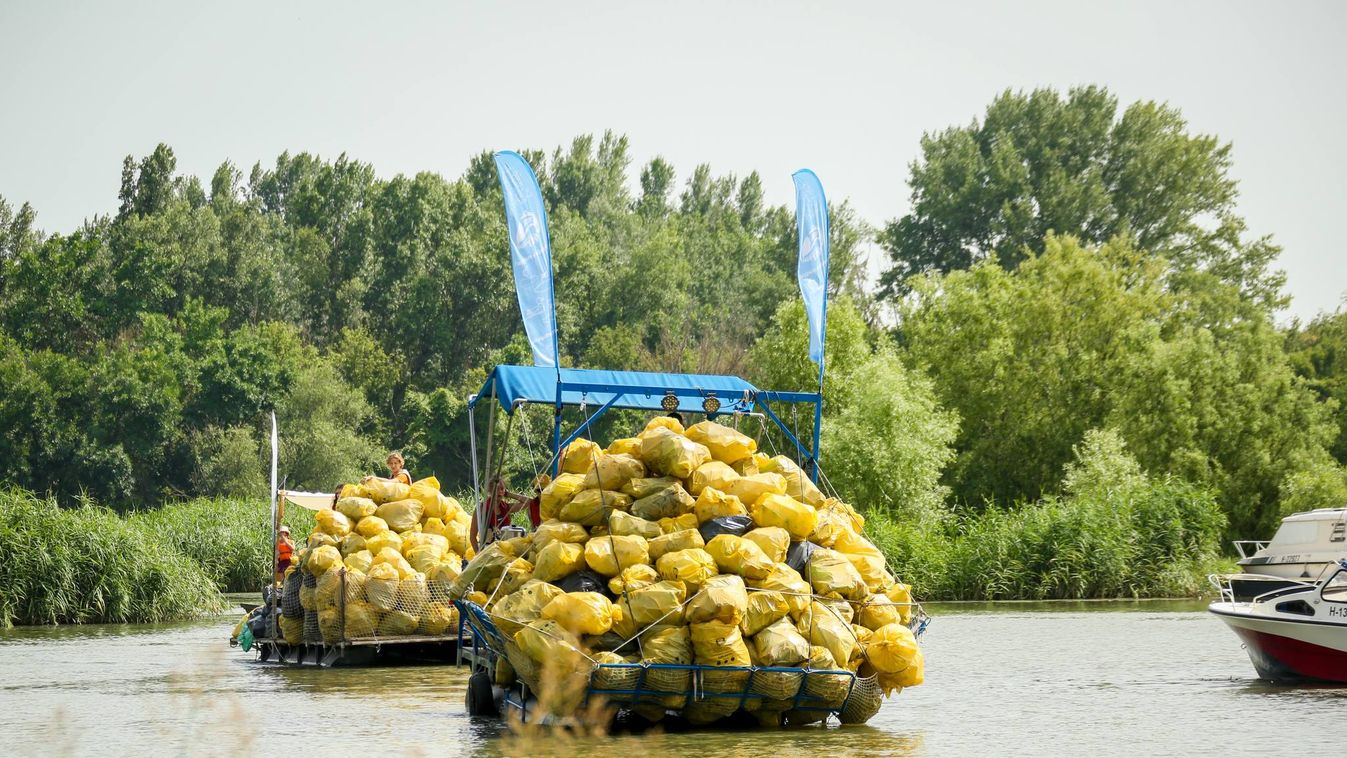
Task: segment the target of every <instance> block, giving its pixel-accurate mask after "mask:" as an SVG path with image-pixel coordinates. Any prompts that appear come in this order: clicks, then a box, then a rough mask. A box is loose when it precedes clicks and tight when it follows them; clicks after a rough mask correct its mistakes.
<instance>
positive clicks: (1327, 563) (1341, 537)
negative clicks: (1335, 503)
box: [1228, 508, 1347, 600]
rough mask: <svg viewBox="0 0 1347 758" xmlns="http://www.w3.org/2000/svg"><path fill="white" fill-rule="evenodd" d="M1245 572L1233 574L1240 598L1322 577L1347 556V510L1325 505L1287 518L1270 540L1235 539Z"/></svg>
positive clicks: (1237, 595) (1249, 597)
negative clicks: (1325, 506)
mask: <svg viewBox="0 0 1347 758" xmlns="http://www.w3.org/2000/svg"><path fill="white" fill-rule="evenodd" d="M1234 545H1235V550H1236V551H1237V552H1238V553H1239V561H1238V563H1239V567H1240V570H1241V571H1243V572H1244V573H1243V574H1237V575H1232V576H1230V577H1228V579H1229V581H1230V585H1231V588H1232V589H1233V590H1234V593H1235V599H1237V600H1249V599H1251V598H1253V597H1255V596H1257V595H1261V594H1263V593H1266V592H1271V591H1272V590H1275V589H1281V588H1283V587H1290V586H1294V585H1296V584H1299V583H1301V582H1315V581H1318V580H1320V579H1322V578H1323V577H1324V576H1326V575H1327V574H1328V573H1329V572H1331V571H1332V570H1333V569H1334V568H1335V567H1336V566H1337V562H1338V560H1340V559H1342V558H1344V557H1347V508H1320V509H1318V510H1313V511H1306V512H1304V513H1295V514H1292V515H1290V516H1287V517H1286V518H1284V519H1282V523H1281V526H1280V527H1279V528H1278V529H1277V533H1276V534H1274V535H1273V536H1272V539H1270V540H1235V542H1234Z"/></svg>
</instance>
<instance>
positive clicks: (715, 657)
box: [690, 621, 753, 666]
mask: <svg viewBox="0 0 1347 758" xmlns="http://www.w3.org/2000/svg"><path fill="white" fill-rule="evenodd" d="M690 628H691V630H692V659H693V660H694V661H695V662H696V663H697V664H699V665H702V666H751V665H752V664H753V661H752V660H751V659H750V658H749V655H748V646H747V645H745V644H744V637H743V635H742V634H740V633H739V625H738V624H737V623H734V624H731V623H726V622H724V621H707V622H703V623H700V624H692V625H690Z"/></svg>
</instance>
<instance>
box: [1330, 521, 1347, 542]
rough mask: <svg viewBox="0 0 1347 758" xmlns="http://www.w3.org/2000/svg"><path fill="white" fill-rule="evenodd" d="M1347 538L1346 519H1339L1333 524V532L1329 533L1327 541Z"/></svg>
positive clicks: (1339, 540) (1338, 540)
mask: <svg viewBox="0 0 1347 758" xmlns="http://www.w3.org/2000/svg"><path fill="white" fill-rule="evenodd" d="M1343 540H1347V521H1339V522H1338V523H1336V524H1334V525H1333V534H1331V535H1329V537H1328V541H1329V542H1342V541H1343Z"/></svg>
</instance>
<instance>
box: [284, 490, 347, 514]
mask: <svg viewBox="0 0 1347 758" xmlns="http://www.w3.org/2000/svg"><path fill="white" fill-rule="evenodd" d="M280 494H281V497H283V498H285V502H287V503H294V504H295V505H298V506H299V507H300V508H307V509H309V510H311V511H321V510H323V509H324V508H331V507H332V506H334V505H336V504H337V496H336V494H334V493H332V492H291V491H289V490H281V493H280Z"/></svg>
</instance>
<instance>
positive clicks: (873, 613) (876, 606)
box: [856, 595, 903, 631]
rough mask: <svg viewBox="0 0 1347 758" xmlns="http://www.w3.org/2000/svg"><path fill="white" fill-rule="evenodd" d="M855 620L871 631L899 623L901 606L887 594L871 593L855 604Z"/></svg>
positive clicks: (901, 619)
mask: <svg viewBox="0 0 1347 758" xmlns="http://www.w3.org/2000/svg"><path fill="white" fill-rule="evenodd" d="M856 621H857V622H859V623H860V625H861V626H863V627H865V628H866V629H869V630H871V631H874V630H877V629H879V628H880V627H882V626H888V625H889V624H901V623H902V621H903V613H902V608H901V607H900V606H897V605H895V604H894V602H893V600H891V599H889V597H888V596H887V595H871V596H870V597H868V598H866V599H865V600H863V601H862V602H861V603H859V604H858V605H857V606H856Z"/></svg>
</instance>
